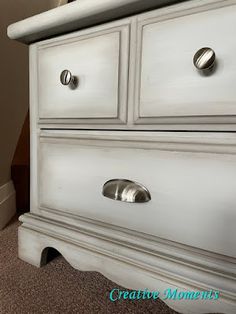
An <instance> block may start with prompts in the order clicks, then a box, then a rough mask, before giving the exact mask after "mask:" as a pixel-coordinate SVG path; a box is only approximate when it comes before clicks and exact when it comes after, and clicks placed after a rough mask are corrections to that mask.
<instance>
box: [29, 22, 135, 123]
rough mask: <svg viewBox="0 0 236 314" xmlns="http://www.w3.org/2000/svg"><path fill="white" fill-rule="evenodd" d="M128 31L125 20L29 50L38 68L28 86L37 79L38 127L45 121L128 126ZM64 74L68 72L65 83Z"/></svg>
mask: <svg viewBox="0 0 236 314" xmlns="http://www.w3.org/2000/svg"><path fill="white" fill-rule="evenodd" d="M129 27H130V26H129V21H127V20H125V21H120V22H115V23H110V24H107V25H103V26H98V27H96V28H92V29H89V30H85V31H80V32H76V33H73V34H69V35H66V36H62V37H59V38H56V39H51V40H47V41H45V42H41V43H39V44H36V46H33V48H32V50H34V49H35V48H36V54H33V53H32V55H33V58H35V61H36V62H37V65H36V76H34V75H35V72H33V73H32V76H33V78H32V80H31V82H32V83H31V84H32V85H34V84H35V81H36V79H38V84H37V91H38V93H37V95H38V104H37V105H38V112H39V113H38V114H39V119H40V121H41V122H43V119H82V121H81V122H82V123H85V120H86V123H89V122H92V123H93V122H94V123H96V122H99V120H100V121H103V122H104V123H106V121H107V122H109V123H113V122H116V123H124V122H125V121H126V106H127V84H128V56H129ZM64 70H67V71H68V72H67V75H65V76H64V78H63V77H62V76H61V75H62V72H63V71H64ZM64 73H65V72H64ZM63 84H68V85H63ZM101 119H103V120H101ZM66 122H67V123H70V120H67V121H66ZM76 122H80V121H79V120H78V121H76Z"/></svg>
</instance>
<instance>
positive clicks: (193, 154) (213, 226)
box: [33, 131, 236, 256]
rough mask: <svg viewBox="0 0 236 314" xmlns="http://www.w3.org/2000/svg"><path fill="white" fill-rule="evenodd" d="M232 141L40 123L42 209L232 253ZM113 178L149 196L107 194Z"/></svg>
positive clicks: (235, 182) (235, 171)
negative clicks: (126, 198) (134, 198)
mask: <svg viewBox="0 0 236 314" xmlns="http://www.w3.org/2000/svg"><path fill="white" fill-rule="evenodd" d="M235 145H236V136H235V135H223V134H218V135H217V134H214V136H212V135H211V134H203V135H198V134H188V135H187V134H185V135H184V134H182V135H181V134H176V135H174V134H168V133H160V134H156V133H149V134H142V133H141V132H134V133H133V132H132V134H131V133H130V132H117V133H116V134H114V133H113V134H107V133H106V132H104V133H102V132H100V133H99V132H95V131H90V132H87V133H85V132H82V131H81V132H80V131H73V132H72V131H64V132H62V131H43V132H42V134H41V137H40V143H39V150H38V151H39V163H38V171H39V174H38V176H39V179H38V182H39V205H38V207H39V213H40V211H41V210H42V209H44V210H45V209H46V210H48V211H52V212H54V213H55V212H56V213H58V214H59V213H60V215H58V219H63V218H60V217H61V215H62V217H63V213H64V214H65V213H66V214H67V215H68V214H70V215H72V216H73V217H75V218H76V217H78V216H81V217H87V218H91V219H94V220H99V221H102V222H105V223H109V224H114V225H117V226H121V227H125V228H128V229H132V230H137V231H139V232H143V233H147V234H151V235H155V236H158V237H161V238H165V239H169V240H173V241H176V242H181V243H185V244H188V245H191V246H195V247H200V248H203V249H206V250H210V251H215V252H219V253H222V254H226V255H230V256H236V252H235V243H234V241H235V238H236V229H235V224H234V222H235V206H236V197H235V195H236V194H235V191H236V156H235V153H236V149H235V148H236V146H235ZM112 179H128V180H132V181H135V182H137V183H140V184H141V185H143V186H144V187H145V188H146V189H148V191H149V193H150V195H151V200H150V201H148V202H145V203H127V202H122V201H116V200H112V199H110V198H107V197H104V196H103V194H102V190H103V186H104V184H105V183H106V182H107V181H110V180H112ZM33 184H36V183H33ZM33 190H34V188H33Z"/></svg>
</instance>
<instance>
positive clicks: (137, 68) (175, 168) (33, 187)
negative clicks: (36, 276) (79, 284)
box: [8, 0, 236, 314]
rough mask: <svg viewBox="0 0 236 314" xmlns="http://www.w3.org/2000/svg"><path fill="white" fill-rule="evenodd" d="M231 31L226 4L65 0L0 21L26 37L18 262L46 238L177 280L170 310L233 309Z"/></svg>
mask: <svg viewBox="0 0 236 314" xmlns="http://www.w3.org/2000/svg"><path fill="white" fill-rule="evenodd" d="M167 4H168V6H167ZM235 30H236V1H235V0H192V1H176V0H160V1H156V0H117V1H115V0H114V1H113V0H99V1H73V2H72V3H70V4H67V5H65V6H62V7H60V8H56V9H54V10H51V11H48V12H45V13H42V14H40V15H37V16H35V17H31V18H29V19H26V20H24V21H21V22H17V23H15V24H13V25H11V26H10V27H9V28H8V34H9V36H10V37H11V38H12V39H18V40H19V41H21V42H24V43H29V44H30V130H31V156H30V157H31V158H30V163H31V164H30V169H31V177H30V213H27V214H25V215H23V216H21V217H20V221H21V222H22V225H21V226H20V227H19V234H18V235H19V236H18V242H19V257H20V258H21V259H22V260H24V261H26V262H28V263H31V264H33V265H35V266H37V267H40V266H43V265H45V263H46V261H47V252H48V248H50V247H52V248H54V249H56V250H58V251H59V252H60V253H61V254H62V255H63V256H64V257H65V258H66V260H67V261H68V262H69V263H70V264H71V265H72V266H73V267H75V268H76V269H78V270H80V271H99V272H101V273H102V274H103V275H104V276H106V277H108V278H109V279H111V280H112V281H113V282H115V283H117V284H119V285H121V286H124V287H126V288H129V289H135V290H144V289H145V288H147V289H149V290H152V291H160V292H161V293H162V297H163V295H164V291H165V290H166V289H173V291H174V290H175V289H178V291H181V292H182V293H185V296H186V298H185V299H184V298H170V299H164V300H163V301H164V302H166V303H167V304H168V305H169V306H170V307H171V308H173V309H174V310H175V311H177V312H178V313H183V314H203V313H208V314H209V313H224V314H235V313H236V263H235V262H236V245H235V239H236V228H235V225H236V215H235V208H236V133H235V132H236V88H235V86H234V85H235V81H236V57H235V52H236V37H235ZM210 291H215V292H216V294H219V298H218V299H217V300H212V299H211V298H210V297H209V298H208V297H206V299H204V297H203V298H199V299H194V298H195V295H198V294H199V293H200V294H201V295H203V296H204V295H207V292H209V294H210ZM193 295H194V297H192V296H193ZM191 298H193V299H192V300H190V299H191Z"/></svg>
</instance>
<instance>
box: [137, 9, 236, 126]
mask: <svg viewBox="0 0 236 314" xmlns="http://www.w3.org/2000/svg"><path fill="white" fill-rule="evenodd" d="M167 12H168V13H171V9H170V10H169V11H167ZM181 13H182V12H176V13H175V14H174V13H173V12H172V15H171V16H170V15H168V14H167V15H166V18H165V17H164V16H163V14H162V15H161V14H160V13H159V11H156V15H158V16H156V17H155V13H151V15H150V14H149V13H148V14H146V15H142V17H140V18H139V26H138V35H139V40H138V42H139V44H138V50H137V53H138V61H137V68H138V75H137V81H136V105H137V107H136V113H135V119H136V120H137V121H136V122H137V123H145V122H148V123H150V122H152V123H155V122H161V121H162V122H163V121H164V120H168V118H172V122H175V123H177V122H178V121H181V123H184V122H186V121H187V119H188V118H190V119H191V117H192V118H194V117H195V118H198V120H195V123H196V122H197V123H199V122H201V119H204V118H205V119H206V117H212V119H213V120H212V121H211V122H214V121H218V122H219V120H217V119H218V118H220V117H221V118H223V117H224V116H228V115H231V116H234V115H235V114H236V90H235V86H234V85H235V84H234V81H235V77H236V59H235V51H236V41H235V31H234V30H235V28H236V6H235V5H233V6H230V7H224V8H219V9H214V10H210V11H207V12H201V13H199V12H198V13H196V14H189V12H186V13H182V15H183V14H186V15H185V16H180V14H181ZM203 47H210V48H211V49H213V50H214V52H215V57H216V59H215V60H216V61H215V66H214V67H213V68H212V71H207V73H206V71H205V72H203V71H198V70H197V69H196V68H195V67H194V64H193V57H194V55H195V53H196V52H197V51H198V50H199V49H200V48H203ZM178 118H179V120H178ZM181 118H182V120H181ZM183 118H185V120H183ZM214 118H215V120H214ZM190 121H191V120H190ZM203 121H205V122H206V120H202V122H203ZM168 122H170V119H169V120H168ZM224 122H225V121H224Z"/></svg>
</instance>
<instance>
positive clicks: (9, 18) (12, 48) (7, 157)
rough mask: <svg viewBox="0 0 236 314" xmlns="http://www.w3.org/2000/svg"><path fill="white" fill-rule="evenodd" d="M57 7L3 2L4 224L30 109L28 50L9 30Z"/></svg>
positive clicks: (0, 116)
mask: <svg viewBox="0 0 236 314" xmlns="http://www.w3.org/2000/svg"><path fill="white" fill-rule="evenodd" d="M57 5H58V0H40V1H38V0H21V1H15V0H1V1H0V65H1V76H0V191H1V193H0V221H1V217H2V216H3V217H6V213H7V211H8V208H7V206H5V205H4V207H3V206H1V205H2V202H1V196H3V195H4V196H5V197H6V196H7V197H8V195H6V193H7V192H8V191H9V193H10V191H11V193H12V190H11V189H10V188H9V187H10V186H11V185H12V184H11V162H12V158H13V155H14V152H15V148H16V144H17V141H18V139H19V136H20V132H21V129H22V125H23V123H24V120H25V117H26V114H27V111H28V107H29V100H28V94H29V91H28V47H27V46H24V45H22V44H20V43H17V42H15V41H13V40H10V39H9V38H8V37H7V27H8V25H9V24H11V23H14V22H16V21H19V20H22V19H24V18H26V17H29V16H32V15H35V14H37V13H40V12H43V11H46V10H49V9H51V8H54V7H55V6H57ZM1 188H2V189H1ZM13 190H14V188H13ZM4 204H5V203H4Z"/></svg>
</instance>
